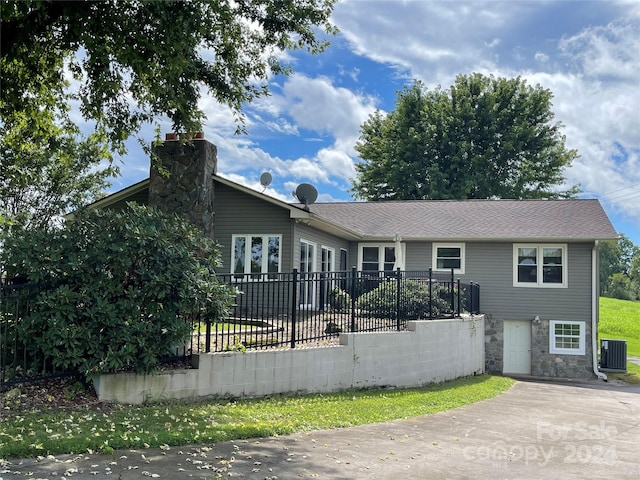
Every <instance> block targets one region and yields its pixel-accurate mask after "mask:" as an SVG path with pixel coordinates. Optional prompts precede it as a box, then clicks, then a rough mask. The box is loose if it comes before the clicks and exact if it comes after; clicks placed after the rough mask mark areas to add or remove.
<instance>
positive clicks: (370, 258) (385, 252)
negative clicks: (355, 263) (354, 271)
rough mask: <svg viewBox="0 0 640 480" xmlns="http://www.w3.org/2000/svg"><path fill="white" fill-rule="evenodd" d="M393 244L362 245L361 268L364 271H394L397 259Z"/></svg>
mask: <svg viewBox="0 0 640 480" xmlns="http://www.w3.org/2000/svg"><path fill="white" fill-rule="evenodd" d="M395 250H396V249H395V247H394V246H393V244H387V245H385V244H381V245H360V255H359V257H360V270H362V271H363V272H378V271H381V270H384V271H385V272H391V271H393V264H394V263H395V261H396V255H395Z"/></svg>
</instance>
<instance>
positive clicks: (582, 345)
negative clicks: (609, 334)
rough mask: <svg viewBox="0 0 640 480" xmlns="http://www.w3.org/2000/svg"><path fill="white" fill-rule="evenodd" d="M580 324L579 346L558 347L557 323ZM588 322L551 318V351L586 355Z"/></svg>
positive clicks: (562, 353)
mask: <svg viewBox="0 0 640 480" xmlns="http://www.w3.org/2000/svg"><path fill="white" fill-rule="evenodd" d="M558 324H560V325H580V337H579V345H578V348H577V349H575V348H557V347H556V342H555V339H556V334H555V331H556V325H558ZM585 328H586V322H576V321H572V320H550V321H549V353H555V354H560V355H584V354H585V337H586V332H585Z"/></svg>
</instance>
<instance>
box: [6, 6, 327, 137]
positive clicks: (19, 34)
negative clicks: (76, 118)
mask: <svg viewBox="0 0 640 480" xmlns="http://www.w3.org/2000/svg"><path fill="white" fill-rule="evenodd" d="M334 1H335V0H320V1H318V0H313V1H312V0H297V1H282V0H236V1H231V0H192V1H189V2H186V1H157V2H148V1H143V0H128V1H124V2H123V1H118V0H105V1H99V2H94V1H70V0H61V1H52V0H14V1H6V0H3V2H2V9H1V14H0V15H1V17H0V18H1V20H2V25H1V29H0V31H1V44H2V51H1V59H2V61H1V63H0V68H1V70H0V73H1V75H2V78H3V79H5V81H4V82H3V88H2V94H1V102H0V114H1V115H2V117H3V118H4V117H5V115H7V114H12V113H13V112H16V111H20V110H21V108H22V102H23V100H24V99H25V98H28V97H30V96H39V95H41V94H42V93H43V92H46V91H48V90H51V91H61V90H66V88H63V87H62V85H63V83H64V81H65V77H67V76H69V75H71V76H72V77H73V79H74V81H75V82H77V85H78V86H77V89H78V90H77V93H76V94H75V97H74V98H75V99H76V100H77V101H79V102H80V111H81V113H82V115H83V116H84V118H85V119H87V120H91V121H93V122H95V124H96V126H97V128H98V129H99V130H103V131H104V132H106V133H107V134H108V138H109V142H110V145H111V147H112V148H120V149H122V148H123V146H124V140H126V139H127V138H128V137H129V136H130V135H132V134H133V133H134V132H137V131H138V130H139V128H140V126H141V125H142V124H143V123H144V122H150V121H152V120H153V119H154V118H155V117H156V116H157V115H160V114H165V115H167V116H168V117H169V118H170V119H171V121H172V122H173V127H174V129H175V131H177V132H187V133H193V132H196V131H198V130H199V129H200V127H201V123H202V120H203V118H204V116H203V112H202V111H201V110H200V109H199V108H198V99H199V98H200V95H201V92H202V91H203V90H204V91H205V92H207V93H208V95H210V96H212V97H213V98H215V99H216V100H218V101H219V102H221V103H223V104H226V105H228V106H229V107H231V108H232V109H233V111H235V112H236V113H238V114H239V112H240V109H241V107H242V104H243V103H245V102H249V101H251V100H252V99H254V98H256V97H258V96H261V95H266V94H267V93H268V86H267V81H268V79H269V78H270V76H271V75H274V74H279V73H286V72H287V71H288V67H287V66H286V65H284V64H283V63H282V61H281V60H280V59H279V58H278V57H277V54H278V53H279V52H280V51H283V50H286V49H296V48H307V49H308V50H310V51H311V52H313V53H315V52H318V51H321V50H322V49H323V48H324V47H325V45H326V43H325V42H324V41H323V40H321V39H319V38H317V37H316V34H317V33H316V32H317V30H316V28H315V27H316V26H319V27H321V28H322V29H324V31H325V32H327V33H333V32H335V27H333V26H332V25H331V24H330V23H329V16H330V14H331V12H332V9H333V3H334ZM8 78H11V82H7V81H6V79H8Z"/></svg>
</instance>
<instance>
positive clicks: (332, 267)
mask: <svg viewBox="0 0 640 480" xmlns="http://www.w3.org/2000/svg"><path fill="white" fill-rule="evenodd" d="M323 250H327V251H329V252H331V262H330V265H329V270H328V271H329V272H335V271H336V249H335V248H333V247H328V246H327V245H320V269H321V270H322V251H323Z"/></svg>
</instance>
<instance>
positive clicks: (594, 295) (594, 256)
mask: <svg viewBox="0 0 640 480" xmlns="http://www.w3.org/2000/svg"><path fill="white" fill-rule="evenodd" d="M598 282H599V278H598V240H596V241H595V243H594V244H593V248H592V249H591V354H592V357H593V359H592V364H593V373H595V374H596V376H597V377H598V378H599V379H600V380H604V381H605V382H606V381H607V376H606V375H605V374H604V373H602V372H601V371H599V370H598V317H599V311H600V310H599V306H598V298H599V296H600V292H599V291H598Z"/></svg>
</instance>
